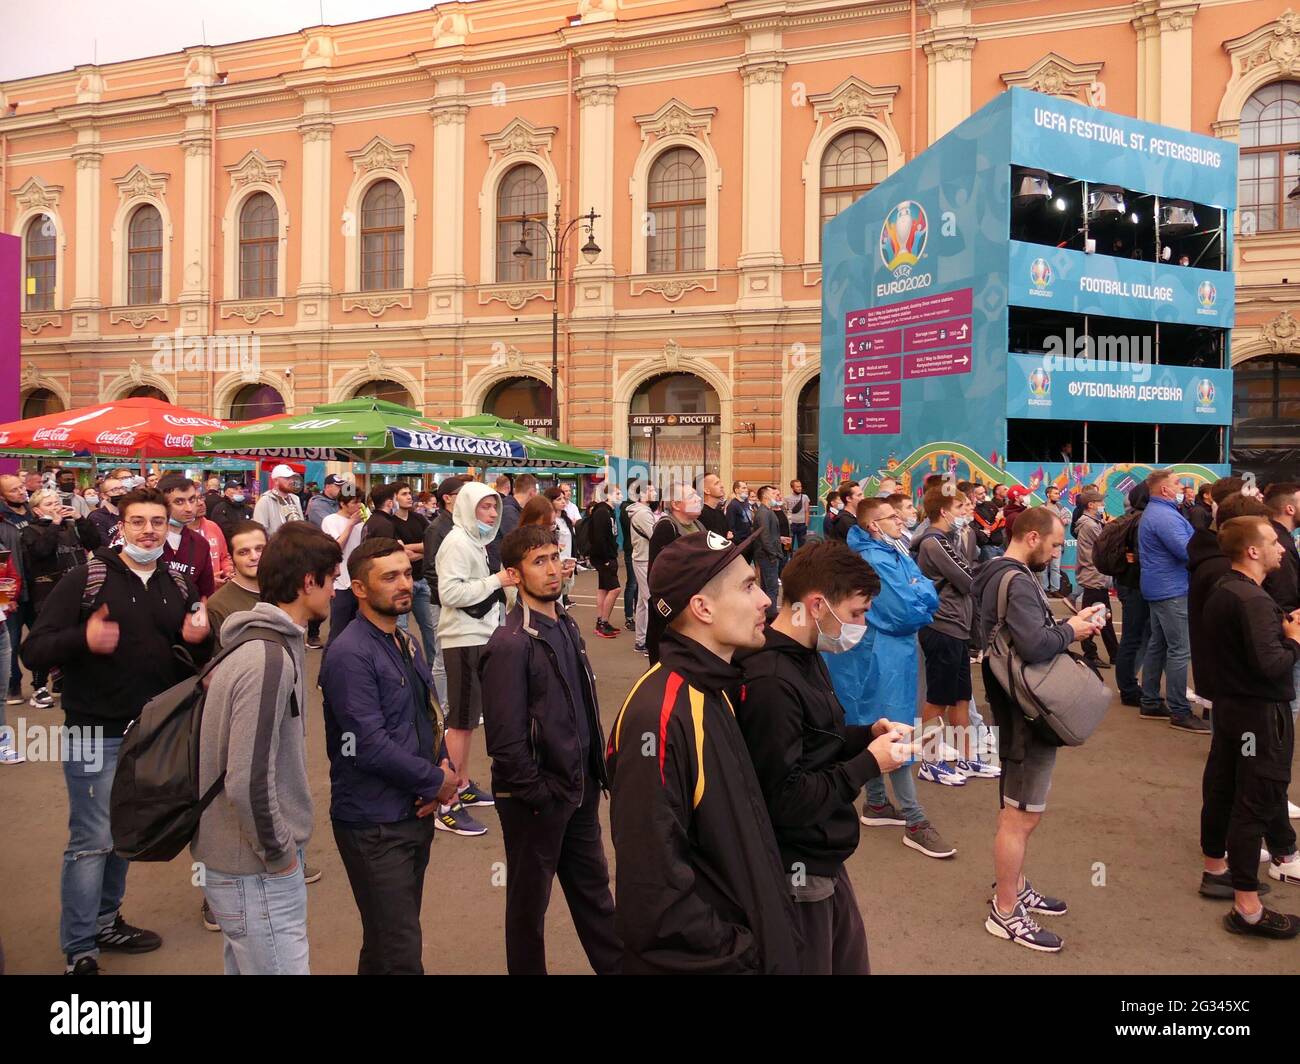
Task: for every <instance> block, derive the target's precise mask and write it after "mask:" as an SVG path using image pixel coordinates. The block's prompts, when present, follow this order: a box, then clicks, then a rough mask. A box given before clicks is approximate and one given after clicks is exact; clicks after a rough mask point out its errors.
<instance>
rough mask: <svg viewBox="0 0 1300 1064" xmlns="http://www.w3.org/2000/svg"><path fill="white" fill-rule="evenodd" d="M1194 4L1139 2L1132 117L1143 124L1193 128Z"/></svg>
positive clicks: (1167, 0)
mask: <svg viewBox="0 0 1300 1064" xmlns="http://www.w3.org/2000/svg"><path fill="white" fill-rule="evenodd" d="M1199 6H1200V5H1199V4H1188V3H1185V2H1182V0H1138V2H1137V3H1136V4H1135V5H1134V9H1135V10H1136V12H1137V14H1136V17H1135V18H1134V19H1133V31H1134V33H1135V34H1136V35H1137V116H1138V118H1140V119H1142V120H1143V121H1146V122H1159V123H1161V124H1163V125H1169V126H1176V127H1177V128H1179V129H1190V128H1191V125H1192V78H1193V67H1192V17H1193V16H1194V15H1195V14H1196V10H1197V8H1198V7H1199Z"/></svg>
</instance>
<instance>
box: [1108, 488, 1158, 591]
mask: <svg viewBox="0 0 1300 1064" xmlns="http://www.w3.org/2000/svg"><path fill="white" fill-rule="evenodd" d="M1150 499H1151V489H1150V488H1149V487H1147V482H1146V481H1145V480H1141V481H1138V483H1136V484H1134V485H1133V487H1131V488H1129V492H1128V505H1129V510H1130V512H1135V513H1137V515H1138V518H1137V520H1136V521H1133V522H1132V523H1131V524H1130V525H1129V529H1128V540H1127V542H1128V553H1129V554H1131V555H1132V556H1133V560H1132V561H1131V562H1129V564H1128V568H1127V569H1125V570H1124V572H1122V573H1121V574H1120V575H1119V576H1117V577H1115V583H1116V584H1117V585H1119V586H1120V587H1127V588H1131V589H1133V590H1135V591H1138V592H1140V591H1141V589H1142V558H1141V556H1140V555H1139V554H1138V528H1139V526H1140V525H1141V523H1142V511H1143V510H1145V509H1146V508H1147V502H1148V501H1149V500H1150Z"/></svg>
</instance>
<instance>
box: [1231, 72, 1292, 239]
mask: <svg viewBox="0 0 1300 1064" xmlns="http://www.w3.org/2000/svg"><path fill="white" fill-rule="evenodd" d="M1238 143H1239V145H1240V147H1241V160H1240V165H1239V168H1238V171H1237V189H1238V194H1237V208H1238V211H1239V213H1240V215H1241V216H1242V219H1243V223H1244V222H1245V219H1246V215H1247V214H1248V213H1249V214H1253V215H1254V216H1255V230H1256V231H1257V232H1261V233H1263V232H1268V231H1269V230H1275V229H1300V199H1292V198H1291V193H1292V192H1293V191H1294V190H1295V189H1296V188H1297V187H1300V156H1297V155H1296V154H1295V153H1296V152H1300V82H1295V81H1275V82H1274V83H1273V84H1271V85H1265V86H1264V87H1263V88H1262V89H1260V90H1259V91H1258V92H1257V93H1255V95H1253V96H1252V97H1251V98H1250V99H1249V100H1247V101H1246V106H1245V107H1243V108H1242V109H1241V131H1240V134H1239V140H1238Z"/></svg>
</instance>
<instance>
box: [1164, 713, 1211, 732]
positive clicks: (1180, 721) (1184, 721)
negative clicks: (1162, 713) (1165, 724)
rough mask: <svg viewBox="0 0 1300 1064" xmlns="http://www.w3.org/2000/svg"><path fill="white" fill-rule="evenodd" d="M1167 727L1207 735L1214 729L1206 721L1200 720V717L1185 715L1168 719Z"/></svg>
mask: <svg viewBox="0 0 1300 1064" xmlns="http://www.w3.org/2000/svg"><path fill="white" fill-rule="evenodd" d="M1169 727H1171V728H1174V729H1175V730H1177V731H1182V732H1191V733H1192V734H1193V735H1209V734H1210V733H1211V732H1212V731H1213V730H1214V729H1213V728H1211V727H1210V725H1209V723H1208V722H1207V721H1203V720H1201V718H1200V717H1193V716H1190V715H1189V716H1186V717H1174V718H1172V719H1171V720H1170V721H1169Z"/></svg>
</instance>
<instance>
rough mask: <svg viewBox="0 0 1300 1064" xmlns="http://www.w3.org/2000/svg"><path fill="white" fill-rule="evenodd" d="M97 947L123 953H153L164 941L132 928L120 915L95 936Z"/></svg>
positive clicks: (154, 935)
mask: <svg viewBox="0 0 1300 1064" xmlns="http://www.w3.org/2000/svg"><path fill="white" fill-rule="evenodd" d="M95 945H96V946H98V947H99V948H100V949H114V950H118V951H119V952H121V953H151V952H153V951H154V950H156V949H157V948H158V947H159V946H161V945H162V939H161V938H160V937H159V936H158V935H156V934H155V933H154V932H152V931H146V930H144V928H141V927H132V926H131V925H130V924H128V923H127V922H126V921H125V920H123V919H122V914H121V913H118V914H117V919H115V920H114V921H113V923H112V924H111V925H110V926H108V927H106V928H104V930H102V931H100V932H99V934H97V935H96V936H95Z"/></svg>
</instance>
